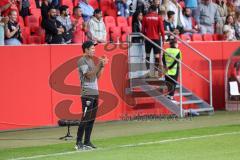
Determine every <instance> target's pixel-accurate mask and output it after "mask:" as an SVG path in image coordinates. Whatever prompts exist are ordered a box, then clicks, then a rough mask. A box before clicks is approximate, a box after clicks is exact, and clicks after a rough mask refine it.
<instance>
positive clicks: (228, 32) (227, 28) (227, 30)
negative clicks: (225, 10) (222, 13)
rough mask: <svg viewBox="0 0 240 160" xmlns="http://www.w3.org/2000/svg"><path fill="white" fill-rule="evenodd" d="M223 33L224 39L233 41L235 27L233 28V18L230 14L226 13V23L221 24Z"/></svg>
mask: <svg viewBox="0 0 240 160" xmlns="http://www.w3.org/2000/svg"><path fill="white" fill-rule="evenodd" d="M223 33H224V37H225V40H227V41H234V40H236V36H235V29H234V20H233V16H232V15H228V16H227V18H226V23H225V25H224V26H223Z"/></svg>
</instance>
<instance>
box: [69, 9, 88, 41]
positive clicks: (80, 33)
mask: <svg viewBox="0 0 240 160" xmlns="http://www.w3.org/2000/svg"><path fill="white" fill-rule="evenodd" d="M71 20H72V23H73V24H75V25H74V32H73V43H80V42H83V38H84V32H85V31H86V24H85V23H84V21H83V18H82V11H81V8H80V7H79V6H76V7H74V8H73V16H72V18H71ZM79 37H80V39H79Z"/></svg>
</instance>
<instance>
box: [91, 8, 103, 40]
mask: <svg viewBox="0 0 240 160" xmlns="http://www.w3.org/2000/svg"><path fill="white" fill-rule="evenodd" d="M87 36H88V38H89V40H91V41H93V42H94V43H105V42H106V38H107V32H106V27H105V24H104V22H103V18H102V11H101V10H100V9H95V11H94V16H93V17H92V18H91V19H90V21H89V22H88V32H87Z"/></svg>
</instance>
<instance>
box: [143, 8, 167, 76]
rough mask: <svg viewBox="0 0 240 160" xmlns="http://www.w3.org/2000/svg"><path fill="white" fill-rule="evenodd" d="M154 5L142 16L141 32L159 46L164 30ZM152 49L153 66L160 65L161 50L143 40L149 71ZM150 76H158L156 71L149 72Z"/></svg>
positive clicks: (157, 66)
mask: <svg viewBox="0 0 240 160" xmlns="http://www.w3.org/2000/svg"><path fill="white" fill-rule="evenodd" d="M156 10H157V8H156V6H154V5H152V6H150V8H149V13H148V14H147V15H146V16H145V17H144V18H143V33H144V34H145V35H146V36H147V37H148V38H150V39H151V40H152V41H153V42H155V43H156V44H157V45H159V46H161V37H162V42H164V37H165V32H164V26H163V20H162V17H161V16H160V15H158V13H157V11H156ZM152 49H153V53H154V57H155V68H159V67H160V53H161V50H160V49H159V48H158V47H156V46H154V45H153V44H152V43H151V42H149V41H148V40H146V41H145V50H146V67H147V70H149V71H150V53H151V51H152ZM149 76H150V77H159V73H158V71H157V70H156V71H153V74H152V72H150V75H149Z"/></svg>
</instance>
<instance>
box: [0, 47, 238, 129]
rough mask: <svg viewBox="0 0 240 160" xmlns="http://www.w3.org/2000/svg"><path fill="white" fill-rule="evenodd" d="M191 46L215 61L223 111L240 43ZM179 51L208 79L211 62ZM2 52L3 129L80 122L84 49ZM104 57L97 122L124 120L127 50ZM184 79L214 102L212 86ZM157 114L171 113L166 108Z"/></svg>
mask: <svg viewBox="0 0 240 160" xmlns="http://www.w3.org/2000/svg"><path fill="white" fill-rule="evenodd" d="M191 45H192V46H193V47H195V48H196V49H198V50H199V51H201V52H202V53H204V54H205V55H206V56H207V57H209V58H210V59H211V60H212V64H213V105H214V107H215V109H224V107H225V106H224V71H225V64H226V61H227V59H228V57H229V56H230V55H231V54H232V52H233V51H235V50H236V49H237V48H238V47H239V46H240V42H212V43H209V42H194V43H191ZM180 48H181V50H182V53H183V61H184V62H185V63H186V64H189V65H191V66H193V68H194V69H196V70H198V71H199V72H201V73H202V74H203V75H206V76H207V73H208V72H207V63H206V61H203V60H202V59H200V58H199V57H195V56H193V55H194V54H192V52H193V51H191V50H190V49H189V48H186V47H183V46H181V45H180ZM0 52H1V54H0V73H1V79H0V88H1V92H0V97H1V101H0V130H11V129H21V128H32V127H39V126H55V125H56V124H57V120H58V119H59V118H61V119H64V118H66V119H68V118H71V119H79V117H80V116H81V101H80V96H79V93H80V81H79V74H78V70H77V60H78V59H79V58H80V56H81V55H82V50H81V45H62V46H58V45H53V46H48V45H43V46H20V47H8V46H3V47H0ZM101 55H106V56H107V57H108V58H109V64H107V65H106V67H105V70H104V73H103V75H102V77H101V78H100V79H99V89H100V90H101V91H100V106H99V112H98V118H97V120H98V121H111V120H120V119H121V117H122V116H123V115H125V114H128V113H129V112H131V111H132V109H131V108H129V105H128V104H127V103H126V101H127V102H129V99H128V98H126V96H125V87H126V86H127V80H126V77H127V76H126V75H127V67H128V66H127V46H126V45H113V44H112V45H108V46H106V45H98V46H96V56H97V57H98V56H101ZM189 55H191V56H189ZM183 75H184V77H183V82H184V85H186V86H187V87H189V88H191V89H192V90H193V91H194V92H196V93H197V94H198V95H199V96H201V97H202V98H203V99H205V100H206V101H209V92H208V85H207V83H205V82H204V81H203V80H201V79H199V78H197V77H194V75H193V74H192V73H190V72H183ZM190 76H191V79H190V78H189V77H190ZM199 85H201V86H202V87H198V86H199ZM199 88H200V89H199ZM158 111H159V112H161V113H168V111H167V110H166V109H164V108H163V107H162V108H161V109H160V110H158Z"/></svg>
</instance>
